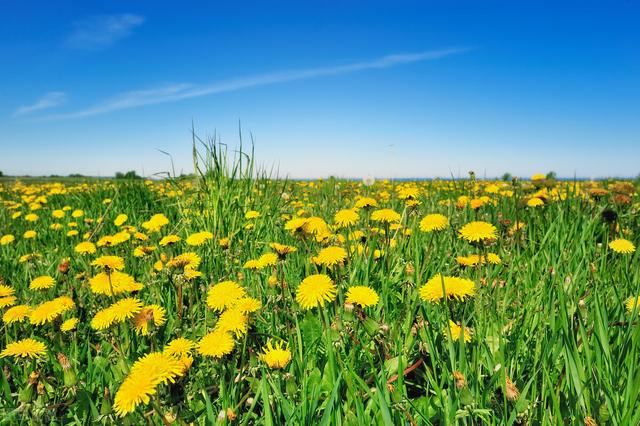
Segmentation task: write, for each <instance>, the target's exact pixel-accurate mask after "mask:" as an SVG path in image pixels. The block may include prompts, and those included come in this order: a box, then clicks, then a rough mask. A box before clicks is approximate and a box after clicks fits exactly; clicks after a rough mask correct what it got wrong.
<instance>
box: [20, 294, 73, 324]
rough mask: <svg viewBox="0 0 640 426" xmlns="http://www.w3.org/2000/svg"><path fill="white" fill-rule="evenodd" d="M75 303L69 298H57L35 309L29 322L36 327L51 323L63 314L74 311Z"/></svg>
mask: <svg viewBox="0 0 640 426" xmlns="http://www.w3.org/2000/svg"><path fill="white" fill-rule="evenodd" d="M74 306H75V303H74V302H73V299H71V298H70V297H68V296H60V297H56V298H55V299H53V300H49V301H48V302H44V303H41V304H39V305H38V306H36V307H35V308H33V310H32V311H31V314H30V315H29V322H30V323H31V324H34V325H42V324H45V323H47V322H51V321H53V320H55V319H56V318H58V317H59V316H61V315H62V314H63V313H65V312H67V311H69V310H71V309H73V307H74Z"/></svg>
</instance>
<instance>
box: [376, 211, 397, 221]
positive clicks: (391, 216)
mask: <svg viewBox="0 0 640 426" xmlns="http://www.w3.org/2000/svg"><path fill="white" fill-rule="evenodd" d="M400 219H401V216H400V213H398V212H396V211H395V210H391V209H380V210H376V211H374V212H373V213H371V220H373V221H374V222H383V223H394V222H400Z"/></svg>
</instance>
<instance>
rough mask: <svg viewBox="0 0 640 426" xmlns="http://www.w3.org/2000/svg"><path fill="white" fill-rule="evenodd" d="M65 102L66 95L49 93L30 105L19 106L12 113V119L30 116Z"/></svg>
mask: <svg viewBox="0 0 640 426" xmlns="http://www.w3.org/2000/svg"><path fill="white" fill-rule="evenodd" d="M66 100H67V94H66V93H64V92H49V93H47V94H45V95H44V96H42V97H41V98H40V99H38V100H37V101H36V102H35V103H33V104H31V105H25V106H21V107H20V108H18V109H17V110H16V112H14V113H13V116H14V117H19V116H21V115H27V114H31V113H34V112H37V111H42V110H44V109H48V108H53V107H56V106H58V105H61V104H63V103H64V102H65V101H66Z"/></svg>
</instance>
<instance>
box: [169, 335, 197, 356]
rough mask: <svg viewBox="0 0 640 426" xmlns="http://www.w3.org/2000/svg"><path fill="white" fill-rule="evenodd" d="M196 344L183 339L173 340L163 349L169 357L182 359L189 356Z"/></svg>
mask: <svg viewBox="0 0 640 426" xmlns="http://www.w3.org/2000/svg"><path fill="white" fill-rule="evenodd" d="M195 346H196V344H195V343H194V342H193V341H191V340H189V339H185V338H184V337H178V338H177V339H173V340H172V341H170V342H169V343H168V344H167V345H166V346H165V347H164V351H163V352H164V353H165V354H167V355H171V356H177V357H183V356H185V355H189V354H190V353H191V351H192V350H193V348H194V347H195Z"/></svg>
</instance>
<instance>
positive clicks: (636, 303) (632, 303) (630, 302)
mask: <svg viewBox="0 0 640 426" xmlns="http://www.w3.org/2000/svg"><path fill="white" fill-rule="evenodd" d="M625 304H626V306H627V311H629V312H633V310H634V309H635V310H636V311H640V297H630V298H628V299H627V301H626V302H625Z"/></svg>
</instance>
